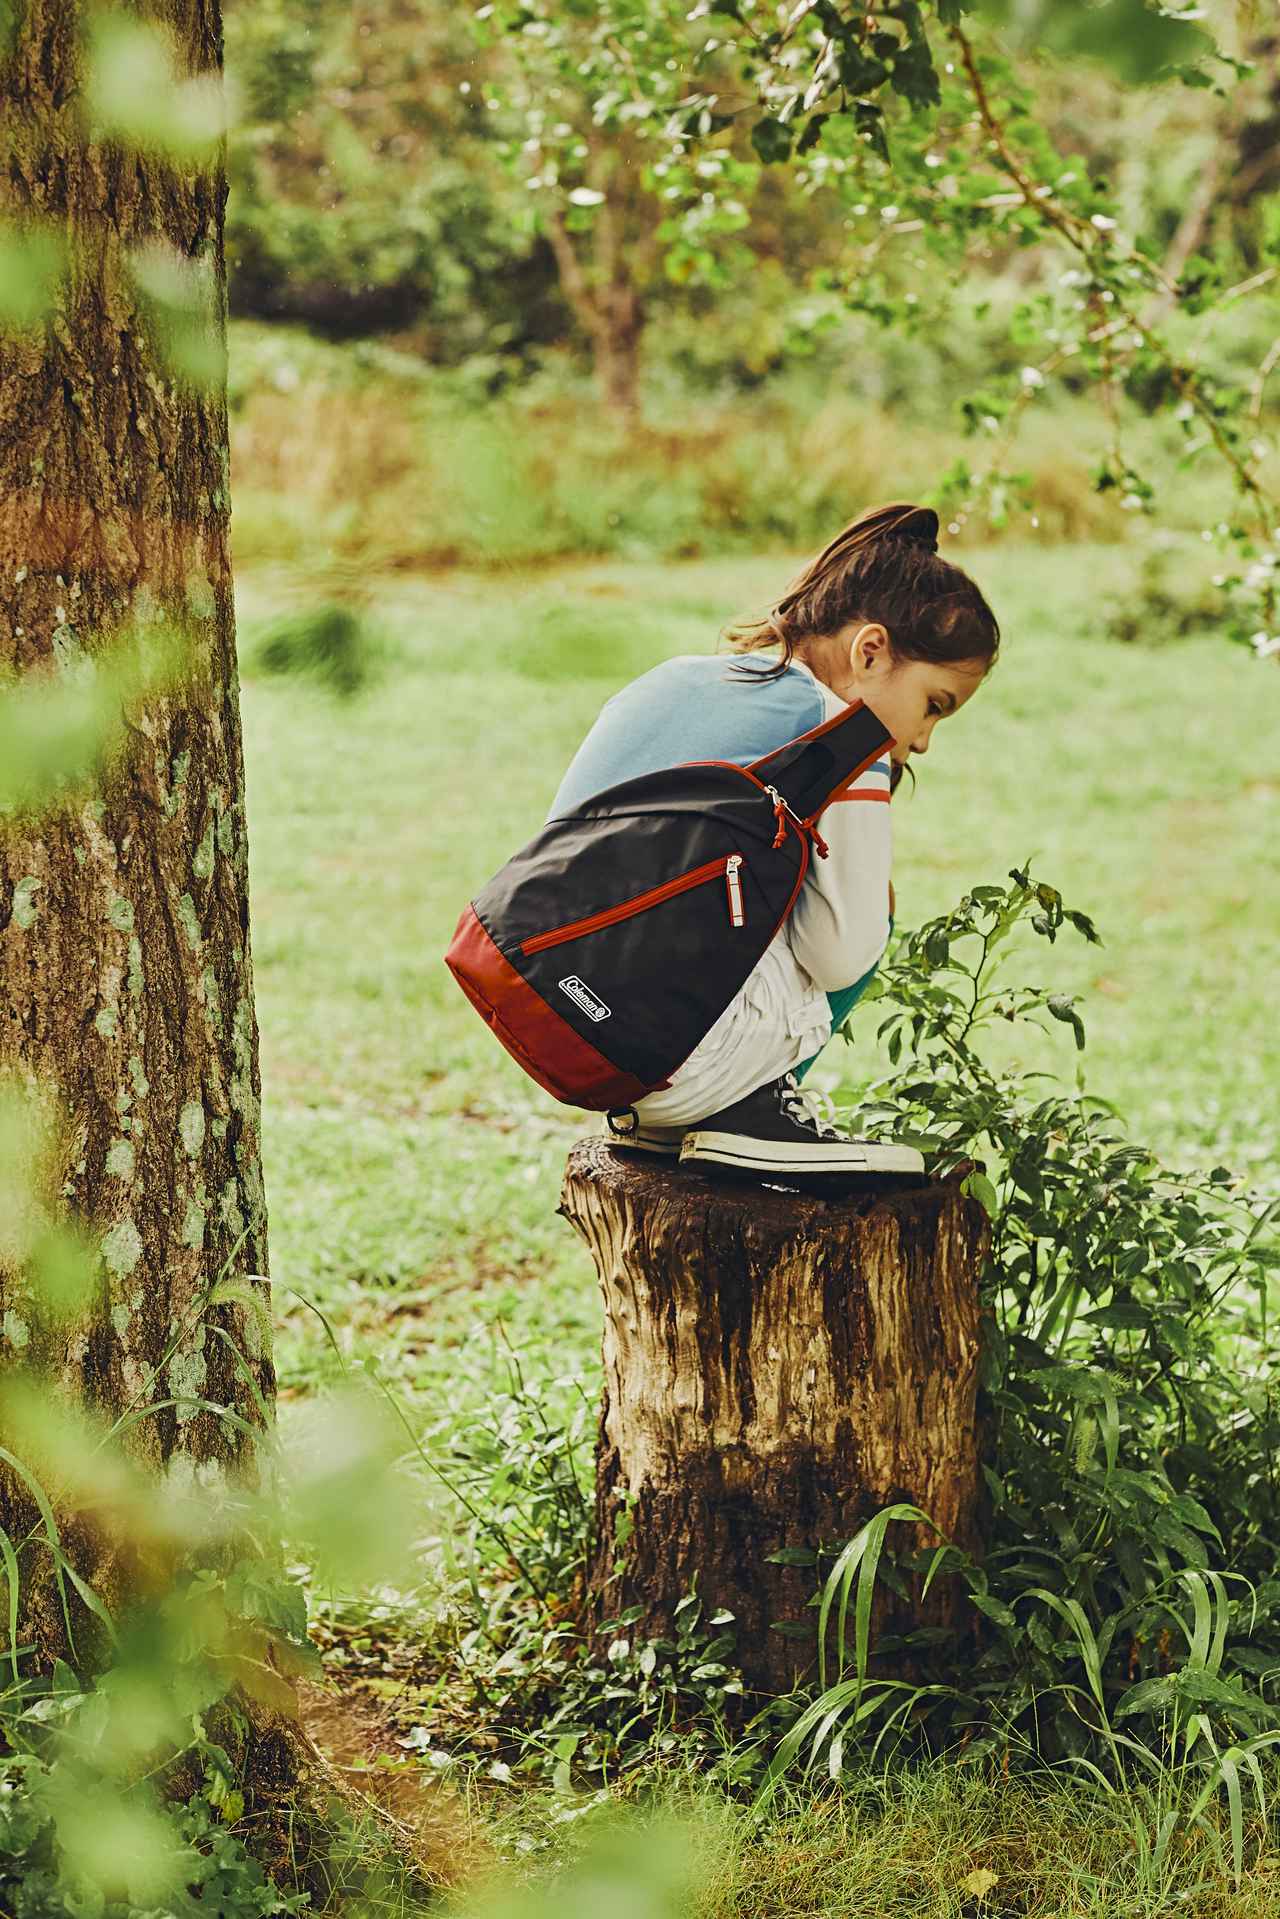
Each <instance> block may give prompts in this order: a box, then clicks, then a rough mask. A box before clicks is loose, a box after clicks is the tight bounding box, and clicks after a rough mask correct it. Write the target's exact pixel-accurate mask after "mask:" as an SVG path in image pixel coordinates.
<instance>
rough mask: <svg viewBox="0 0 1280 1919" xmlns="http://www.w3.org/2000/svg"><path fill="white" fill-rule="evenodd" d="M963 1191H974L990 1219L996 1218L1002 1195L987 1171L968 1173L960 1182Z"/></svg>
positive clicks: (973, 1193) (975, 1196) (974, 1195)
mask: <svg viewBox="0 0 1280 1919" xmlns="http://www.w3.org/2000/svg"><path fill="white" fill-rule="evenodd" d="M960 1191H961V1192H962V1193H972V1195H973V1197H974V1198H975V1199H976V1200H978V1201H979V1202H980V1204H981V1205H982V1208H983V1210H984V1211H985V1213H986V1215H987V1217H988V1219H995V1218H996V1217H997V1215H998V1213H999V1211H1000V1196H999V1194H998V1193H997V1192H996V1189H995V1187H994V1186H993V1185H992V1184H991V1181H990V1180H989V1179H988V1178H987V1176H986V1174H985V1173H977V1172H974V1173H967V1174H966V1175H965V1177H964V1179H963V1180H962V1181H961V1182H960Z"/></svg>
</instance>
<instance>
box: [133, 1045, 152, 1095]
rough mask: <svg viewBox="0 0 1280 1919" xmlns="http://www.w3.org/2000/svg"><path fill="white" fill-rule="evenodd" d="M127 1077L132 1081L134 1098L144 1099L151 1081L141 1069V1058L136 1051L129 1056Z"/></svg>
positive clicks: (149, 1088)
mask: <svg viewBox="0 0 1280 1919" xmlns="http://www.w3.org/2000/svg"><path fill="white" fill-rule="evenodd" d="M129 1078H130V1079H131V1080H132V1081H133V1096H134V1098H135V1099H145V1098H146V1097H147V1094H148V1093H149V1092H150V1091H151V1082H150V1081H149V1080H148V1078H147V1076H146V1074H145V1073H144V1072H143V1070H142V1059H141V1056H140V1055H139V1054H137V1053H131V1054H130V1056H129Z"/></svg>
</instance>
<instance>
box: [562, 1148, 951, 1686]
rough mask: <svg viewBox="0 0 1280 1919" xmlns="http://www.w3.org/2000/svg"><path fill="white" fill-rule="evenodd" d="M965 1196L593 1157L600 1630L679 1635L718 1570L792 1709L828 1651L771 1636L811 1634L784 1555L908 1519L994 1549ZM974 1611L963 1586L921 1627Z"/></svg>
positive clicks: (719, 1591)
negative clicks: (599, 1315)
mask: <svg viewBox="0 0 1280 1919" xmlns="http://www.w3.org/2000/svg"><path fill="white" fill-rule="evenodd" d="M958 1182H959V1176H958V1175H957V1176H956V1177H954V1178H953V1179H951V1180H947V1181H943V1182H941V1183H934V1184H927V1183H925V1182H923V1181H915V1182H890V1181H886V1182H885V1188H886V1190H877V1191H870V1192H868V1191H863V1192H861V1193H857V1194H855V1193H850V1192H849V1191H848V1189H847V1188H846V1191H845V1196H843V1197H831V1198H825V1197H820V1196H816V1195H809V1194H801V1193H797V1192H794V1191H779V1190H777V1189H776V1187H772V1186H769V1185H766V1184H763V1183H759V1182H754V1181H753V1182H746V1181H742V1182H739V1181H737V1180H733V1181H729V1180H724V1179H718V1178H708V1177H707V1176H705V1175H703V1174H700V1173H698V1172H697V1171H696V1170H695V1169H694V1168H693V1167H690V1166H671V1165H665V1164H662V1163H660V1162H651V1161H648V1160H647V1159H644V1158H642V1157H641V1156H640V1155H638V1154H632V1153H626V1152H619V1151H615V1150H614V1149H613V1148H612V1147H610V1146H607V1145H605V1144H603V1143H601V1142H596V1141H583V1142H580V1143H579V1144H578V1145H577V1146H575V1147H574V1148H573V1150H572V1152H571V1153H570V1156H569V1162H568V1166H567V1168H566V1173H565V1181H564V1189H563V1192H562V1195H561V1207H560V1210H561V1211H562V1212H563V1213H564V1214H565V1216H566V1217H567V1218H568V1219H569V1220H570V1221H571V1222H572V1224H573V1225H574V1226H575V1227H576V1228H577V1230H578V1231H579V1232H580V1233H581V1234H582V1236H583V1238H584V1239H585V1241H586V1243H587V1245H588V1246H589V1248H590V1250H591V1254H592V1257H593V1259H594V1261H595V1264H596V1269H597V1271H598V1273H599V1276H600V1283H601V1288H602V1291H603V1294H604V1307H605V1321H604V1374H605V1386H604V1399H603V1405H602V1410H601V1415H600V1429H599V1441H598V1449H597V1456H596V1463H597V1480H596V1518H597V1529H596V1531H597V1545H596V1553H595V1563H594V1566H593V1568H592V1571H591V1574H590V1577H589V1587H590V1590H591V1593H592V1595H593V1598H594V1601H595V1604H596V1607H597V1609H598V1611H599V1613H600V1615H601V1616H604V1617H607V1616H612V1615H616V1614H617V1613H618V1612H619V1611H621V1610H622V1609H623V1608H624V1607H627V1606H632V1605H636V1604H639V1605H641V1606H643V1608H644V1615H643V1619H642V1621H641V1623H639V1624H638V1625H637V1627H636V1631H637V1633H638V1634H642V1633H650V1634H652V1633H656V1632H666V1631H668V1630H669V1629H670V1625H671V1620H672V1614H673V1611H674V1608H675V1606H676V1605H677V1603H678V1602H679V1600H680V1599H681V1598H682V1596H683V1595H684V1594H685V1593H686V1592H688V1591H689V1589H690V1585H691V1582H692V1580H693V1577H694V1575H695V1574H696V1575H697V1590H698V1592H699V1593H700V1594H701V1595H702V1598H703V1601H704V1611H706V1612H707V1613H708V1614H709V1612H710V1611H711V1610H712V1609H713V1608H716V1607H727V1608H728V1609H729V1610H730V1611H731V1612H732V1613H733V1614H734V1617H735V1619H736V1622H737V1649H736V1653H735V1658H736V1659H737V1660H738V1663H739V1664H740V1665H741V1666H742V1669H743V1672H744V1675H745V1677H746V1679H747V1681H748V1683H749V1684H750V1685H751V1686H752V1687H754V1688H758V1689H759V1690H761V1691H764V1692H770V1693H772V1692H777V1691H779V1690H783V1689H785V1688H786V1687H787V1686H789V1685H790V1684H791V1683H792V1680H793V1679H794V1678H795V1677H796V1676H797V1675H798V1674H799V1673H801V1672H804V1671H806V1670H808V1669H809V1668H810V1667H811V1666H812V1663H813V1658H814V1653H815V1649H816V1640H815V1639H814V1637H813V1636H812V1635H810V1637H809V1638H808V1640H807V1641H801V1640H798V1639H794V1638H790V1637H787V1636H784V1635H783V1634H781V1633H777V1632H774V1631H772V1630H771V1628H772V1626H773V1624H774V1622H782V1621H790V1622H793V1623H800V1624H804V1623H805V1622H806V1621H807V1622H808V1623H809V1624H810V1625H812V1623H813V1621H814V1618H815V1615H814V1614H813V1613H812V1612H811V1611H806V1605H807V1601H808V1599H809V1597H810V1595H811V1593H812V1591H813V1589H814V1575H813V1573H812V1571H810V1570H806V1569H803V1568H797V1567H795V1566H780V1565H771V1564H769V1563H768V1555H769V1554H771V1553H775V1552H777V1551H778V1550H779V1549H780V1548H782V1547H808V1548H814V1547H816V1546H817V1545H818V1544H819V1543H820V1542H821V1543H822V1544H824V1545H826V1546H828V1547H830V1546H837V1545H840V1544H843V1543H844V1541H845V1540H847V1539H848V1538H849V1537H850V1535H851V1534H852V1533H853V1532H854V1531H855V1530H856V1528H857V1526H858V1524H859V1523H860V1522H861V1521H862V1520H864V1519H866V1518H868V1517H870V1515H871V1514H872V1513H874V1512H875V1511H876V1510H878V1509H879V1508H880V1507H882V1506H884V1505H886V1504H888V1503H890V1502H892V1501H898V1500H906V1501H910V1502H911V1503H913V1504H915V1505H918V1506H919V1507H920V1508H921V1509H922V1510H923V1511H924V1512H926V1513H929V1514H930V1515H931V1516H932V1517H933V1519H934V1520H935V1521H936V1523H937V1525H938V1526H939V1527H940V1528H941V1529H942V1531H943V1532H944V1533H946V1534H947V1535H948V1536H949V1537H950V1538H952V1539H953V1540H955V1541H956V1542H957V1543H958V1544H964V1545H967V1546H970V1547H972V1546H974V1545H975V1544H976V1536H975V1515H976V1511H977V1503H978V1489H979V1470H978V1430H977V1417H976V1395H977V1371H978V1274H979V1272H980V1270H981V1265H982V1261H983V1258H984V1256H985V1252H986V1248H987V1245H988V1231H989V1229H988V1223H987V1216H986V1214H985V1212H984V1211H983V1209H982V1207H981V1206H980V1205H979V1203H978V1202H977V1201H976V1200H975V1199H972V1198H970V1197H968V1196H967V1195H965V1194H964V1193H962V1192H961V1191H960V1189H959V1183H958ZM890 1184H897V1186H898V1190H892V1191H891V1190H887V1188H888V1187H889V1186H890ZM624 1511H626V1512H628V1514H629V1526H628V1537H627V1540H626V1544H625V1545H620V1543H619V1538H618V1520H619V1517H620V1515H621V1514H622V1513H623V1512H624ZM920 1531H921V1532H922V1533H923V1531H924V1529H923V1528H921V1529H920ZM904 1532H905V1529H904ZM925 1542H927V1543H929V1544H936V1537H935V1536H934V1535H932V1534H927V1535H925ZM900 1543H903V1542H900ZM619 1565H622V1566H623V1567H624V1571H623V1572H622V1573H621V1575H619V1574H618V1572H617V1567H618V1566H619ZM953 1604H954V1594H953V1593H952V1592H949V1591H947V1590H946V1589H945V1588H944V1587H943V1586H941V1585H940V1586H938V1587H937V1588H936V1589H935V1591H934V1592H933V1593H931V1595H930V1599H929V1601H928V1602H927V1606H926V1607H921V1606H920V1605H919V1604H917V1605H916V1606H915V1608H914V1609H913V1616H914V1617H915V1618H916V1619H918V1620H920V1621H922V1622H923V1621H926V1620H928V1621H936V1620H938V1619H941V1618H944V1617H948V1616H950V1609H951V1607H952V1606H953Z"/></svg>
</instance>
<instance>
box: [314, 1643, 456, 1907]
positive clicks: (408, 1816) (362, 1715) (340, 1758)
mask: <svg viewBox="0 0 1280 1919" xmlns="http://www.w3.org/2000/svg"><path fill="white" fill-rule="evenodd" d="M298 1707H299V1713H300V1717H301V1721H302V1725H303V1727H304V1729H305V1730H306V1732H307V1733H308V1734H309V1735H310V1737H311V1738H312V1739H314V1741H315V1743H316V1745H317V1746H319V1748H320V1750H321V1752H323V1754H324V1755H325V1757H326V1759H328V1760H329V1762H330V1764H331V1765H332V1766H333V1767H334V1768H335V1769H336V1771H337V1772H338V1773H339V1775H340V1777H341V1779H342V1782H343V1784H344V1786H345V1787H346V1788H347V1789H348V1791H349V1792H350V1793H351V1794H352V1796H353V1797H354V1798H356V1799H357V1800H359V1799H366V1800H368V1801H370V1802H372V1804H373V1805H375V1806H376V1807H377V1808H378V1809H379V1810H380V1811H381V1812H382V1813H384V1814H386V1815H387V1816H388V1817H389V1818H390V1819H392V1820H393V1821H394V1822H395V1824H396V1826H397V1828H398V1829H399V1833H400V1837H401V1839H402V1841H403V1843H404V1844H405V1846H406V1848H407V1850H408V1851H409V1852H410V1854H411V1855H412V1857H413V1858H414V1859H415V1860H416V1861H417V1862H418V1864H419V1865H420V1867H421V1870H422V1872H423V1874H424V1875H425V1876H426V1877H427V1878H428V1879H430V1880H432V1881H434V1882H435V1883H436V1884H438V1885H441V1886H455V1885H458V1884H460V1883H461V1882H462V1881H463V1880H464V1879H467V1878H469V1877H471V1875H472V1874H473V1873H475V1872H476V1871H477V1870H479V1869H480V1868H481V1867H483V1866H486V1865H489V1864H491V1855H490V1852H489V1849H488V1848H487V1847H486V1846H485V1845H484V1844H483V1842H482V1840H481V1838H480V1836H479V1834H478V1833H477V1831H476V1829H475V1824H474V1821H473V1820H472V1818H471V1816H470V1814H469V1813H468V1811H467V1808H466V1806H465V1804H464V1803H463V1801H462V1800H461V1799H460V1798H459V1797H458V1795H457V1794H456V1792H454V1791H453V1790H452V1788H451V1787H450V1786H449V1785H447V1784H446V1783H445V1782H443V1781H442V1780H440V1779H439V1778H437V1777H435V1776H434V1775H432V1774H431V1773H429V1772H428V1771H427V1770H426V1769H425V1768H424V1767H423V1766H421V1765H419V1764H418V1763H417V1762H416V1761H415V1760H414V1759H412V1758H411V1757H410V1756H409V1755H408V1754H407V1753H406V1752H405V1750H404V1748H403V1747H402V1746H400V1745H399V1744H398V1743H397V1740H398V1737H399V1733H400V1728H399V1727H398V1726H397V1724H396V1722H395V1719H394V1717H393V1715H392V1713H391V1712H390V1711H389V1710H388V1709H387V1708H386V1707H384V1706H381V1705H380V1704H379V1703H378V1702H377V1701H376V1700H374V1699H371V1698H370V1697H369V1696H368V1694H366V1693H364V1692H362V1691H360V1690H358V1689H355V1688H343V1687H340V1686H338V1685H336V1684H335V1683H334V1682H333V1681H332V1680H331V1679H325V1680H318V1681H317V1680H303V1681H302V1682H301V1683H300V1684H299V1687H298Z"/></svg>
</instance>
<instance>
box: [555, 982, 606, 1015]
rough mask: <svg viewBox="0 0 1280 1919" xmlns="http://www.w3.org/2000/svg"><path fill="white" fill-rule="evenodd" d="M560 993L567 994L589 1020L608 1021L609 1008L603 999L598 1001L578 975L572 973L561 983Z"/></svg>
mask: <svg viewBox="0 0 1280 1919" xmlns="http://www.w3.org/2000/svg"><path fill="white" fill-rule="evenodd" d="M559 987H560V991H561V992H562V993H567V994H568V995H569V998H570V999H571V1000H572V1001H573V1003H574V1005H575V1006H576V1007H577V1008H578V1011H579V1012H580V1013H585V1014H586V1016H587V1018H588V1019H608V1017H609V1008H608V1007H607V1006H606V1005H605V1003H604V1001H603V1000H602V999H597V998H596V996H595V994H594V993H593V992H592V990H591V988H590V987H589V986H587V985H584V983H583V981H582V980H580V979H579V978H578V975H577V974H576V973H570V975H569V977H568V979H562V980H560V981H559Z"/></svg>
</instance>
